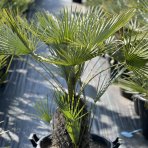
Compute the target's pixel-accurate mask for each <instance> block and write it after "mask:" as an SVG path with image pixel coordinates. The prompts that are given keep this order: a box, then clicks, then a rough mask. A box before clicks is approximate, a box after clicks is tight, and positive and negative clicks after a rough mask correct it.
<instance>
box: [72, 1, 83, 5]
mask: <svg viewBox="0 0 148 148" xmlns="http://www.w3.org/2000/svg"><path fill="white" fill-rule="evenodd" d="M73 2H75V3H80V4H81V3H82V0H73Z"/></svg>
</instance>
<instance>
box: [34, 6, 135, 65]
mask: <svg viewBox="0 0 148 148" xmlns="http://www.w3.org/2000/svg"><path fill="white" fill-rule="evenodd" d="M71 13H72V12H68V11H66V10H64V12H63V15H62V17H59V16H53V15H51V14H49V13H48V14H47V13H46V12H44V13H41V14H40V13H39V14H37V20H38V22H39V23H38V25H37V27H36V28H35V31H34V34H36V35H37V36H38V37H39V38H40V39H41V40H43V41H44V42H45V43H46V44H48V45H49V52H50V53H51V55H49V56H48V57H46V58H45V57H42V58H41V57H38V58H40V60H44V61H45V62H51V63H54V64H59V65H77V64H81V63H83V62H85V61H87V60H89V59H91V58H93V57H95V56H98V55H101V54H102V53H103V52H104V50H103V49H102V48H101V47H102V46H103V42H104V41H105V40H106V39H107V38H108V37H110V36H111V35H113V34H114V33H115V32H116V31H117V30H118V29H120V28H121V27H123V26H124V25H125V24H126V23H127V22H128V21H129V19H130V18H131V17H132V16H133V15H134V10H129V11H126V12H124V13H122V14H119V15H115V16H112V17H109V18H106V17H104V15H101V16H99V15H98V14H96V13H95V12H94V9H92V10H90V11H88V12H87V13H85V14H83V13H82V12H81V13H80V14H77V13H76V12H74V13H72V15H70V14H71ZM100 13H102V12H101V11H100ZM98 16H99V19H98Z"/></svg>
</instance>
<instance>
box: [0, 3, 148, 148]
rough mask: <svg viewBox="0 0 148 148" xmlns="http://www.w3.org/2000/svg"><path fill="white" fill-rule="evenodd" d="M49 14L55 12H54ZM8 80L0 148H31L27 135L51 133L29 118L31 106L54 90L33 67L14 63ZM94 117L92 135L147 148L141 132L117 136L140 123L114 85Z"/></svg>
mask: <svg viewBox="0 0 148 148" xmlns="http://www.w3.org/2000/svg"><path fill="white" fill-rule="evenodd" d="M42 2H43V3H42V4H41V5H40V7H42V8H44V7H45V6H46V7H45V9H46V10H51V7H52V3H50V2H51V0H42ZM47 2H48V3H47ZM54 5H56V3H55V4H54ZM63 5H64V3H63V4H61V5H60V6H59V5H58V9H59V8H60V7H61V6H63ZM68 5H69V4H68ZM69 6H70V5H69ZM52 8H53V7H52ZM52 11H53V12H54V11H55V9H52ZM26 59H28V62H29V63H31V64H32V65H35V67H36V68H37V69H38V70H42V69H41V68H40V66H39V65H38V64H36V63H35V62H34V61H33V60H31V59H30V58H27V57H26ZM89 70H90V69H88V71H89ZM84 77H85V76H84ZM8 79H9V83H8V84H7V85H6V86H5V87H3V88H2V87H1V88H0V120H4V123H3V124H1V125H0V127H1V128H2V129H4V130H9V132H8V133H6V134H3V135H2V137H0V147H4V146H10V148H31V144H30V141H29V140H28V137H29V135H30V133H32V132H35V133H37V134H38V135H40V136H41V135H46V134H47V133H48V132H49V131H50V128H49V126H48V125H47V124H45V123H42V122H40V120H38V119H37V118H35V117H34V116H33V115H32V114H35V113H36V112H35V109H34V104H35V102H36V101H39V100H40V99H43V98H44V97H46V96H47V95H49V96H51V98H52V93H53V90H52V89H51V85H50V84H49V83H48V82H47V81H46V80H44V78H43V77H42V76H41V75H40V74H39V73H37V72H36V71H35V70H33V69H32V67H30V66H29V65H27V64H26V63H25V62H20V61H19V62H18V61H17V60H16V61H14V63H13V66H12V67H11V70H10V74H9V78H8ZM59 80H61V79H59ZM61 81H62V80H61ZM63 85H65V84H63ZM94 85H96V82H92V83H91V84H90V85H89V86H88V88H87V89H86V93H85V94H86V97H87V98H88V99H89V98H91V96H92V95H95V93H96V90H95V88H94ZM90 101H91V100H90ZM94 117H95V119H94V122H93V128H92V132H94V133H97V134H100V135H102V136H105V137H107V138H109V139H110V140H114V139H115V138H116V137H117V136H119V137H121V138H123V140H124V144H123V145H122V146H121V148H148V141H146V140H145V139H144V137H143V136H142V135H141V134H140V133H139V134H135V136H134V137H133V138H131V139H128V138H124V137H122V136H121V135H120V133H121V131H124V130H127V131H132V130H135V129H138V128H140V121H139V117H138V116H137V115H136V113H135V112H134V107H133V102H132V101H130V100H127V99H125V98H124V97H122V96H121V94H120V90H119V88H118V87H117V86H111V87H109V88H108V90H107V92H106V93H105V94H104V95H103V96H102V98H101V100H100V101H99V102H98V103H97V108H96V111H95V116H94Z"/></svg>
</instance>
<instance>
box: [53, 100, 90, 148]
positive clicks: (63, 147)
mask: <svg viewBox="0 0 148 148" xmlns="http://www.w3.org/2000/svg"><path fill="white" fill-rule="evenodd" d="M82 102H83V101H81V103H80V108H81V107H82V106H83V105H84V103H82ZM86 113H87V110H86V107H85V108H84V109H83V114H86ZM81 120H82V122H81V131H80V137H79V142H78V144H77V146H75V145H74V144H73V143H72V140H71V138H70V136H69V134H68V132H67V130H66V126H65V125H66V121H65V118H64V116H63V114H62V113H61V112H60V110H57V111H56V113H55V116H54V129H53V134H52V146H53V147H56V148H89V127H88V126H89V115H88V114H86V115H85V116H83V117H82V118H81Z"/></svg>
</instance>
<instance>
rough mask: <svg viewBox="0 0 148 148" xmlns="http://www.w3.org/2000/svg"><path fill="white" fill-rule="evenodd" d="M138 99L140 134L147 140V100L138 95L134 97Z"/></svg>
mask: <svg viewBox="0 0 148 148" xmlns="http://www.w3.org/2000/svg"><path fill="white" fill-rule="evenodd" d="M134 98H136V99H138V110H139V116H140V120H141V126H142V127H141V128H142V133H143V135H144V137H145V138H146V139H148V100H147V99H145V98H144V97H142V96H140V95H134Z"/></svg>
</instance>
